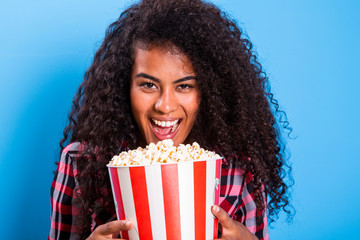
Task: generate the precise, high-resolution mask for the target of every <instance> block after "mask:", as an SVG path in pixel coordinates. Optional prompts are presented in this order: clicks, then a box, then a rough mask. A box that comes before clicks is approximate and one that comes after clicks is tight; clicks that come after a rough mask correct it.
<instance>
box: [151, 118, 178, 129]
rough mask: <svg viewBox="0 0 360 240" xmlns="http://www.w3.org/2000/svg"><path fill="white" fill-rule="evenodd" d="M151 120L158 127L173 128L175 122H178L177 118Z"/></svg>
mask: <svg viewBox="0 0 360 240" xmlns="http://www.w3.org/2000/svg"><path fill="white" fill-rule="evenodd" d="M152 121H153V122H154V123H155V124H156V125H158V126H160V127H173V128H174V127H175V126H177V124H176V123H178V122H179V119H178V120H174V121H158V120H156V119H152Z"/></svg>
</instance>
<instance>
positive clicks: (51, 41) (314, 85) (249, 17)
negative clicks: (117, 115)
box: [0, 0, 360, 240]
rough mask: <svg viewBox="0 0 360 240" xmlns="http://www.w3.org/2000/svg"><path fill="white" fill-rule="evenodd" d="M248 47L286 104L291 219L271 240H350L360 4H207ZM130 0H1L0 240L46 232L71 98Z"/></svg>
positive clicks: (356, 220)
mask: <svg viewBox="0 0 360 240" xmlns="http://www.w3.org/2000/svg"><path fill="white" fill-rule="evenodd" d="M214 2H215V3H216V4H217V5H219V6H220V7H221V8H222V9H223V10H226V11H227V12H228V13H229V15H230V16H232V17H233V18H235V19H237V22H238V24H239V25H240V26H242V27H244V29H245V31H246V33H247V34H248V35H249V37H250V39H251V40H252V42H253V43H254V45H255V50H256V51H257V52H258V54H259V58H260V61H261V63H262V64H263V66H264V68H265V70H266V72H267V73H268V75H269V77H270V80H271V82H272V89H273V91H274V93H275V97H276V98H277V99H278V100H279V102H280V104H281V106H282V109H283V110H285V111H286V112H287V115H288V119H289V121H290V123H291V126H292V127H293V128H294V132H293V136H294V137H296V139H295V140H289V141H288V146H289V150H290V152H291V162H292V165H293V176H294V180H295V183H296V184H295V186H294V187H293V189H292V192H293V193H292V196H293V198H292V203H293V205H294V207H295V209H296V211H297V214H296V215H295V218H294V220H293V223H290V224H289V223H286V222H285V221H284V217H281V218H280V219H279V221H277V222H276V223H275V224H273V225H272V227H273V228H271V229H270V237H271V239H328V240H330V239H355V238H358V231H357V230H355V229H357V228H358V226H359V225H360V216H359V215H360V210H359V208H358V202H359V198H360V187H359V184H358V183H359V180H358V176H359V174H358V170H359V167H360V158H359V155H358V154H357V149H358V148H359V143H360V141H359V136H360V128H359V126H358V124H359V123H360V113H359V112H360V106H359V105H360V104H359V103H360V100H359V98H358V96H357V92H358V91H359V90H360V79H359V74H358V68H359V64H360V61H359V56H360V48H359V46H358V44H359V43H360V27H359V26H358V25H359V23H360V15H359V12H360V2H359V1H356V0H343V1H325V0H323V1H310V0H301V1H300V0H295V1H291V2H290V1H285V0H283V1H280V0H275V1H266V0H258V1H239V0H232V1H231V0H228V1H221V0H216V1H214ZM130 3H131V1H121V2H120V1H115V0H107V1H95V0H86V1H84V0H78V1H70V0H61V1H59V0H55V1H45V0H38V1H25V0H11V1H10V0H2V1H1V7H0V26H1V27H0V34H1V35H0V36H1V37H0V73H1V75H0V80H1V87H0V113H1V117H0V136H1V137H0V191H1V193H0V194H1V198H0V239H23V238H24V237H25V238H27V239H44V238H46V236H47V233H48V230H49V225H50V224H49V223H50V222H49V215H50V197H49V193H50V185H51V181H52V178H53V173H52V171H54V170H55V167H56V166H55V164H54V162H55V161H57V159H58V156H59V146H58V142H59V140H60V139H61V137H62V130H63V128H64V126H65V121H66V118H67V114H68V112H69V110H70V106H71V101H72V96H73V95H74V93H75V91H76V89H77V87H78V85H79V84H80V82H81V81H82V78H83V75H84V72H85V71H86V69H87V67H88V66H89V64H90V62H91V60H92V57H93V55H94V53H95V51H96V49H97V48H98V47H99V45H100V43H101V41H102V39H103V37H104V32H105V29H106V27H107V26H108V25H109V24H110V23H111V22H112V21H114V20H115V19H116V18H117V17H118V15H119V13H120V12H121V11H122V10H123V9H124V8H125V6H127V5H129V4H130Z"/></svg>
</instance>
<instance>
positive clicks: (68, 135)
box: [49, 0, 288, 239]
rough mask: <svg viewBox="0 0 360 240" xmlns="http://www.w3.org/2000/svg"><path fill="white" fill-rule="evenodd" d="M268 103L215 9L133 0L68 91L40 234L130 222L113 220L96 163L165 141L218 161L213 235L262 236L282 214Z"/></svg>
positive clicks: (57, 235)
mask: <svg viewBox="0 0 360 240" xmlns="http://www.w3.org/2000/svg"><path fill="white" fill-rule="evenodd" d="M277 109H278V104H277V102H276V100H274V99H273V97H272V94H271V93H270V92H269V86H268V81H267V78H266V76H265V74H264V73H263V72H262V70H261V65H260V64H259V63H258V62H257V60H256V56H255V55H254V54H253V52H252V51H251V43H250V42H249V41H248V40H247V39H246V38H244V37H243V34H242V32H241V30H239V28H238V27H237V26H236V24H235V23H234V22H233V21H231V20H229V19H228V18H227V17H226V16H225V15H224V14H223V13H222V12H221V11H220V10H219V9H218V8H216V7H215V6H213V5H212V4H208V3H204V2H202V1H200V0H195V1H194V0H178V1H175V0H171V1H162V0H143V1H142V2H140V3H139V4H135V5H132V6H131V7H129V8H128V9H127V10H125V11H124V12H123V13H122V14H121V16H120V18H119V19H118V20H117V21H116V22H114V23H113V24H111V25H110V27H109V29H108V31H107V34H106V37H105V40H104V42H103V44H102V45H101V47H100V49H99V50H98V52H97V53H96V55H95V58H94V62H93V63H92V65H91V66H90V68H89V70H88V71H87V73H86V75H85V80H84V82H83V83H82V84H81V85H80V87H79V90H78V92H77V94H76V96H75V98H74V102H73V107H72V111H71V113H70V116H69V124H68V126H67V127H66V128H65V130H64V138H63V139H62V140H61V142H60V145H61V149H62V155H61V159H60V162H59V165H58V170H57V173H56V175H55V179H54V182H53V185H52V191H51V194H52V215H51V221H52V222H51V230H50V234H49V239H78V238H80V239H85V238H88V239H108V238H111V237H115V236H117V234H118V233H119V231H123V230H129V229H131V228H132V227H133V225H132V223H131V222H129V221H116V220H114V219H115V218H116V217H115V208H114V203H113V199H112V195H111V186H110V182H109V177H108V172H107V169H106V166H105V165H106V163H108V161H109V160H110V159H111V157H112V156H113V155H115V154H118V153H119V152H121V151H123V150H127V149H129V148H136V147H137V146H145V145H146V144H148V143H150V142H157V141H159V140H163V139H167V138H171V139H173V141H174V143H175V145H178V144H180V143H191V142H193V141H196V142H198V143H199V144H200V146H202V147H204V148H207V149H212V150H215V151H217V152H218V153H220V154H222V155H223V156H224V158H225V159H226V160H224V161H223V168H222V173H221V192H220V194H221V199H220V206H214V207H213V208H212V209H211V211H212V213H213V214H214V216H215V217H217V218H218V220H219V223H220V225H221V228H222V230H221V232H222V233H221V234H222V239H268V232H267V215H269V217H270V220H272V219H273V218H274V217H276V216H277V214H278V212H279V210H281V209H283V210H285V211H286V212H288V211H287V210H286V209H285V207H286V206H287V205H288V195H287V189H288V186H287V185H286V183H285V182H284V180H283V177H284V176H285V173H286V171H285V167H286V165H285V164H284V159H283V155H282V152H283V146H282V145H281V142H280V136H279V128H278V125H277V123H276V120H275V117H274V115H273V113H272V110H274V112H276V113H278V112H279V111H278V110H277ZM285 127H286V126H285ZM69 143H70V144H69ZM66 144H69V145H68V146H67V147H64V145H66ZM268 197H269V198H268ZM209 211H210V209H209Z"/></svg>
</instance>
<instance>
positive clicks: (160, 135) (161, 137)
mask: <svg viewBox="0 0 360 240" xmlns="http://www.w3.org/2000/svg"><path fill="white" fill-rule="evenodd" d="M153 119H156V120H158V121H174V120H177V119H179V123H178V126H177V128H176V129H175V131H174V132H172V133H169V134H166V135H163V134H160V133H158V132H157V131H155V129H154V127H153V124H152V119H149V125H150V129H151V132H152V134H153V136H154V137H155V138H156V139H158V140H159V141H162V140H165V139H173V138H174V137H175V135H176V134H177V132H178V131H179V129H180V125H181V123H182V119H181V118H153Z"/></svg>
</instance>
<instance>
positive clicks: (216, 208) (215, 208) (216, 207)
mask: <svg viewBox="0 0 360 240" xmlns="http://www.w3.org/2000/svg"><path fill="white" fill-rule="evenodd" d="M213 209H214V212H216V213H218V212H220V208H219V206H217V205H214V206H213Z"/></svg>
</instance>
